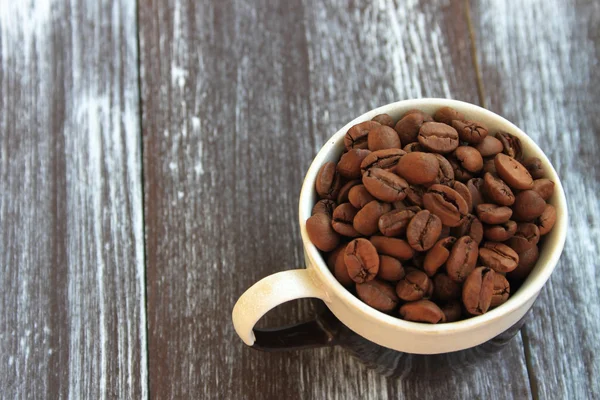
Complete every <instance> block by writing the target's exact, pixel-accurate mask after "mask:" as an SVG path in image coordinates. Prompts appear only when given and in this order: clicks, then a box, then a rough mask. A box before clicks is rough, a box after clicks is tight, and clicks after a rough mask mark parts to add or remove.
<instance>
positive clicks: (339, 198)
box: [337, 179, 361, 204]
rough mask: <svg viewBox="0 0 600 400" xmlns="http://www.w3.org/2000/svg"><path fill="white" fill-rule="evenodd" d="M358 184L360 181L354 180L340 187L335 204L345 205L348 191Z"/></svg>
mask: <svg viewBox="0 0 600 400" xmlns="http://www.w3.org/2000/svg"><path fill="white" fill-rule="evenodd" d="M360 183H361V180H360V179H354V180H351V181H348V182H346V184H345V185H344V186H342V188H341V189H340V191H339V193H338V196H337V203H338V204H342V203H347V202H348V201H349V199H348V195H349V194H350V189H352V188H353V187H354V186H356V185H360Z"/></svg>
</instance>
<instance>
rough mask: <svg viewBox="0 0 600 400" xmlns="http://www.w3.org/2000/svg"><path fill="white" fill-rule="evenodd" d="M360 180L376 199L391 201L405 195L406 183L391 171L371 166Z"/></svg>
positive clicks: (400, 198) (402, 197)
mask: <svg viewBox="0 0 600 400" xmlns="http://www.w3.org/2000/svg"><path fill="white" fill-rule="evenodd" d="M362 181H363V185H365V187H366V188H367V190H368V191H369V193H371V194H372V195H373V197H375V198H376V199H379V200H382V201H386V202H390V203H391V202H394V201H398V200H402V199H404V198H405V197H406V189H407V188H408V183H407V182H406V181H405V180H404V179H402V178H400V177H399V176H398V175H396V174H394V173H392V172H388V171H385V170H383V169H380V168H371V169H369V170H367V171H365V173H364V175H363V178H362Z"/></svg>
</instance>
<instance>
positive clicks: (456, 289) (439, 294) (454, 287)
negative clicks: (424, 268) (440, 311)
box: [433, 272, 461, 302]
mask: <svg viewBox="0 0 600 400" xmlns="http://www.w3.org/2000/svg"><path fill="white" fill-rule="evenodd" d="M460 294H461V286H460V284H459V283H457V282H454V281H453V280H452V279H450V277H449V276H448V275H446V274H444V273H443V272H441V273H439V274H436V275H435V276H434V277H433V296H434V298H435V299H436V300H439V301H443V302H447V301H451V300H457V299H460Z"/></svg>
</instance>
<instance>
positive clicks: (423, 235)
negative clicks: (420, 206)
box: [406, 210, 442, 251]
mask: <svg viewBox="0 0 600 400" xmlns="http://www.w3.org/2000/svg"><path fill="white" fill-rule="evenodd" d="M441 232H442V221H441V220H440V218H439V217H438V216H437V215H435V214H432V213H430V212H429V211H427V210H423V211H419V212H418V213H417V215H415V216H414V217H413V219H412V220H411V221H410V223H409V224H408V228H407V229H406V237H407V239H408V244H410V247H412V248H413V249H415V250H417V251H427V250H429V249H430V248H432V247H433V245H434V244H435V242H436V241H437V240H438V238H439V236H440V233H441Z"/></svg>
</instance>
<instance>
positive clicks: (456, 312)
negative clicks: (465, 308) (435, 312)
mask: <svg viewBox="0 0 600 400" xmlns="http://www.w3.org/2000/svg"><path fill="white" fill-rule="evenodd" d="M442 312H443V313H444V316H445V318H446V322H455V321H458V320H459V319H460V315H461V313H462V308H461V306H460V301H456V300H455V301H451V302H449V303H447V304H444V306H443V307H442Z"/></svg>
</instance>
